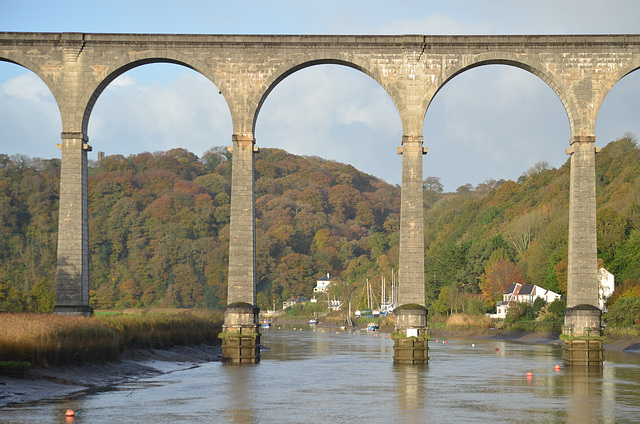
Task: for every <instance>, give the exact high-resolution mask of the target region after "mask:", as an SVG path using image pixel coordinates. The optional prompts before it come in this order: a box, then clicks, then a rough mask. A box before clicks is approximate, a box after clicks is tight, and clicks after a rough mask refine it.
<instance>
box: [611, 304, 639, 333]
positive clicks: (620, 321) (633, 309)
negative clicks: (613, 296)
mask: <svg viewBox="0 0 640 424" xmlns="http://www.w3.org/2000/svg"><path fill="white" fill-rule="evenodd" d="M604 319H605V320H606V322H607V324H610V325H616V326H619V327H631V326H632V325H634V324H640V298H638V297H621V298H620V299H618V301H617V302H616V303H614V304H613V305H611V306H610V307H609V311H608V312H607V313H606V314H605V316H604Z"/></svg>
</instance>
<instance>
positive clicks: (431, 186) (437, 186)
mask: <svg viewBox="0 0 640 424" xmlns="http://www.w3.org/2000/svg"><path fill="white" fill-rule="evenodd" d="M422 186H423V187H424V189H425V190H428V191H434V192H436V193H442V191H443V190H444V186H443V185H442V183H441V182H440V178H438V177H427V178H425V179H424V181H423V183H422Z"/></svg>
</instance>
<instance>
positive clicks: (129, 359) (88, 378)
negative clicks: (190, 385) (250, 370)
mask: <svg viewBox="0 0 640 424" xmlns="http://www.w3.org/2000/svg"><path fill="white" fill-rule="evenodd" d="M221 355H222V348H221V347H220V346H212V345H205V344H202V345H199V346H176V347H173V348H171V349H131V350H126V351H125V352H124V353H123V354H122V359H121V360H120V361H118V362H105V363H95V364H86V365H65V366H56V367H51V368H33V369H30V370H28V371H26V372H25V374H24V376H23V377H18V378H16V377H5V376H0V408H2V407H11V406H16V405H20V404H24V403H30V402H38V401H43V400H54V399H57V398H64V397H69V396H79V395H82V394H86V393H92V392H98V391H103V390H108V389H109V388H111V387H113V386H115V385H117V384H120V383H123V382H126V381H135V380H138V379H141V378H147V377H153V376H156V375H161V374H167V373H170V372H173V371H177V370H183V369H188V368H193V367H197V366H198V365H199V364H202V363H204V362H213V361H220V360H221V359H222V358H221Z"/></svg>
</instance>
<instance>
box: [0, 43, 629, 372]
mask: <svg viewBox="0 0 640 424" xmlns="http://www.w3.org/2000/svg"><path fill="white" fill-rule="evenodd" d="M0 60H2V61H8V62H12V63H15V64H18V65H21V66H23V67H25V68H27V69H29V70H31V71H32V72H34V73H35V74H36V75H38V76H39V77H40V78H41V79H42V80H43V81H44V82H45V84H46V85H47V86H48V87H49V89H50V90H51V92H52V93H53V96H54V98H55V100H56V102H57V104H58V107H59V109H60V114H61V117H62V134H61V143H60V145H59V146H60V149H61V150H62V171H61V180H60V210H59V234H58V261H57V289H56V309H55V311H56V312H58V313H70V314H89V313H91V308H90V307H89V295H88V292H89V279H88V260H89V258H88V229H87V227H88V225H87V151H89V150H91V147H90V146H89V134H88V132H87V128H88V123H89V118H90V116H91V111H92V109H93V106H94V104H95V102H96V100H97V99H98V97H99V96H100V94H101V93H102V91H103V90H104V89H105V88H106V87H107V86H108V85H109V83H111V82H112V81H113V80H114V79H115V78H116V77H118V76H119V75H121V74H122V73H124V72H126V71H128V70H130V69H132V68H135V67H137V66H141V65H144V64H148V63H155V62H168V63H174V64H179V65H184V66H186V67H188V68H191V69H193V70H195V71H197V72H199V73H201V74H202V75H204V76H205V77H206V78H208V79H209V80H210V81H211V83H212V84H214V85H215V86H216V87H217V88H218V89H219V91H220V93H221V94H222V95H223V96H224V98H225V100H226V102H227V104H228V107H229V109H230V111H231V116H232V120H233V134H231V140H232V142H233V146H232V149H233V176H232V195H231V235H230V246H229V282H228V283H229V284H228V286H229V292H228V304H229V306H228V308H227V315H226V318H225V332H226V333H228V334H235V335H237V336H238V339H241V338H242V337H244V336H243V335H246V336H247V337H251V335H252V334H254V333H256V332H257V321H256V320H257V318H256V309H257V308H255V303H256V302H255V297H256V292H255V286H256V275H255V273H256V266H255V260H256V259H255V258H256V255H255V220H254V154H255V152H256V151H257V146H256V145H255V143H256V139H255V137H254V128H255V123H256V119H257V116H258V113H259V111H260V107H261V105H262V104H263V102H264V101H265V99H266V98H267V96H268V95H269V93H270V92H271V90H273V88H274V87H275V86H276V85H277V84H278V83H279V82H280V81H282V80H283V79H284V78H286V77H287V76H288V75H290V74H292V73H294V72H296V71H298V70H300V69H303V68H305V67H308V66H313V65H320V64H338V65H344V66H349V67H351V68H355V69H357V70H359V71H362V72H364V73H365V74H367V75H369V76H370V77H371V78H373V79H374V80H375V81H377V82H378V83H379V84H380V85H381V86H382V87H383V88H384V89H385V90H386V92H387V93H388V94H389V96H390V98H391V99H392V101H393V102H394V104H395V106H396V108H397V110H398V114H399V116H400V119H401V122H402V131H403V135H402V139H401V140H398V142H400V143H401V146H400V147H398V153H399V154H402V197H401V198H402V200H401V202H402V205H401V228H400V271H399V272H400V275H399V282H400V288H399V293H398V295H399V303H400V304H401V305H415V304H417V305H418V306H424V241H423V226H424V224H423V203H422V202H423V201H422V199H423V197H422V195H423V193H422V179H423V172H422V155H423V154H424V153H426V148H425V147H423V136H422V127H423V120H424V117H425V114H426V112H427V108H428V107H429V104H430V102H431V100H432V99H433V97H434V95H435V94H436V93H437V92H438V90H439V89H440V88H442V87H443V86H444V84H446V83H447V82H448V81H450V80H451V79H452V78H455V77H456V75H458V74H460V73H462V72H465V71H466V70H469V69H471V68H474V67H478V66H482V65H490V64H502V65H510V66H515V67H518V68H521V69H524V70H526V71H528V72H531V73H532V74H534V75H536V76H538V77H539V78H541V79H542V80H543V81H545V82H546V83H547V84H548V85H549V87H551V88H552V89H553V91H554V92H555V93H556V94H557V96H558V98H559V99H560V100H561V101H562V104H563V105H564V107H565V110H566V113H567V118H568V120H569V124H570V129H571V138H570V140H568V146H567V147H568V148H567V154H569V155H570V156H571V178H570V193H571V194H570V197H571V198H570V211H569V241H568V244H569V263H568V282H567V286H568V289H567V291H568V293H567V302H568V303H567V307H568V309H567V314H566V318H565V332H566V333H567V335H568V336H571V337H573V336H578V335H585V334H586V335H587V336H588V335H589V334H591V335H593V334H595V333H594V331H595V332H596V333H597V334H598V335H599V334H600V333H599V329H600V313H601V311H600V310H598V309H597V307H596V305H598V282H597V269H596V268H597V266H596V253H597V240H596V203H595V159H594V156H595V153H596V148H595V122H596V117H597V114H598V109H599V107H600V105H601V103H602V101H603V99H604V98H605V96H606V95H607V93H608V92H609V90H610V89H611V88H612V87H613V86H614V84H615V83H616V82H617V81H619V80H620V79H621V78H622V77H624V76H625V75H627V74H629V73H630V72H633V71H634V70H636V69H638V68H639V67H640V35H586V36H579V35H567V36H555V35H539V36H424V35H403V36H366V35H365V36H346V35H345V36H342V35H336V36H328V35H319V36H315V35H313V36H312V35H163V34H153V35H150V34H88V33H11V32H4V33H0ZM559 148H560V147H559ZM388 154H391V152H389V153H388ZM418 306H416V307H409V308H405V312H404V313H403V312H402V311H401V312H400V315H398V324H397V331H399V332H401V333H402V332H404V331H405V330H406V331H407V335H409V334H411V335H418V336H420V335H422V334H423V333H424V331H425V328H426V311H423V310H422V309H421V308H419V307H418ZM403 314H404V315H403ZM258 337H259V336H258ZM418 338H419V337H418ZM254 339H255V337H254ZM258 341H259V339H258ZM565 344H566V343H565ZM254 347H255V345H254ZM424 348H425V355H424V361H425V362H426V360H427V357H426V342H425V346H424ZM573 348H574V347H572V346H569V348H568V350H567V351H568V352H569V351H570V350H572V349H573ZM252 349H253V348H252ZM416 349H417V350H420V349H421V348H416ZM416 349H414V350H413V352H412V353H410V357H411V358H413V359H408V361H409V362H412V363H413V362H420V358H416ZM598 349H599V347H597V346H596V348H595V350H598ZM591 350H594V349H593V348H592V349H591ZM253 351H254V353H255V352H258V351H257V349H253ZM229 352H231V350H229ZM229 352H228V355H231V356H233V355H235V354H233V353H229ZM568 355H569V356H570V355H571V352H569V353H565V357H566V356H568ZM237 356H238V357H242V356H244V353H242V348H240V347H238V348H237ZM249 356H251V355H249ZM418 356H419V354H418ZM565 359H566V358H565ZM257 360H259V353H256V354H255V355H254V356H253V359H251V358H250V357H249V358H248V359H246V361H247V362H251V361H253V362H255V361H257ZM243 361H245V359H238V362H243ZM399 361H402V360H401V359H400V360H399ZM597 361H598V360H597V359H596V362H597ZM586 362H587V363H589V362H590V359H588V358H587V360H586Z"/></svg>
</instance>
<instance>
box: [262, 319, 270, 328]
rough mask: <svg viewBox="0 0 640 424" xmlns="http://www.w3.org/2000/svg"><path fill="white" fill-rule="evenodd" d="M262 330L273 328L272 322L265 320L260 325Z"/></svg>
mask: <svg viewBox="0 0 640 424" xmlns="http://www.w3.org/2000/svg"><path fill="white" fill-rule="evenodd" d="M260 327H261V328H271V320H268V319H265V320H264V321H262V324H260Z"/></svg>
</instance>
